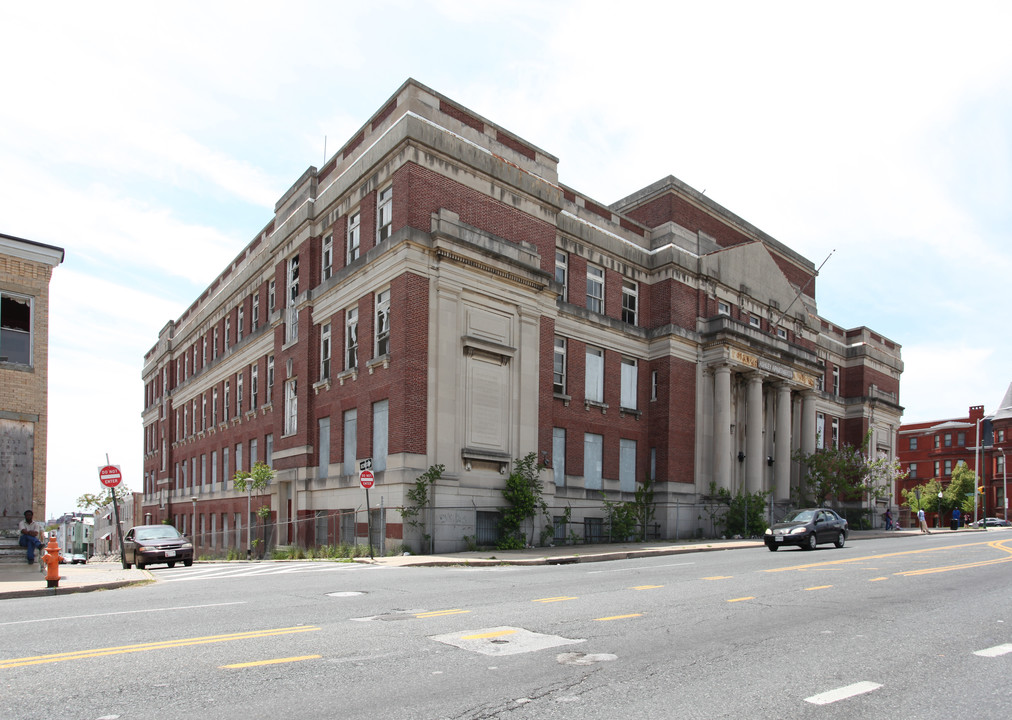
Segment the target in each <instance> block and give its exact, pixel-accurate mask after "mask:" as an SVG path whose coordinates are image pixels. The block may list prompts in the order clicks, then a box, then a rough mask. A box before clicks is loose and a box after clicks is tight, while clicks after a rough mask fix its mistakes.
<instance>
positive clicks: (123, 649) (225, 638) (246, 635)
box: [0, 625, 320, 670]
mask: <svg viewBox="0 0 1012 720" xmlns="http://www.w3.org/2000/svg"><path fill="white" fill-rule="evenodd" d="M319 629H320V628H319V627H316V626H315V625H300V626H297V627H288V628H275V629H272V630H253V631H250V632H241V633H229V634H227V635H205V636H203V637H195V638H182V639H179V640H163V641H161V642H151V643H139V644H137V645H117V646H115V647H107V648H95V649H93V650H78V651H76V652H66V653H54V654H52V655H36V656H34V657H23V658H14V659H12V660H0V670H7V669H9V668H16V667H26V666H29V665H45V664H47V663H56V662H65V661H67V660H86V659H88V658H96V657H105V656H107V655H124V654H127V653H136V652H147V651H149V650H166V649H168V648H177V647H186V646H188V645H209V644H211V643H220V642H231V641H233V640H254V639H257V638H265V637H273V636H276V635H292V634H295V633H304V632H312V631H313V630H319Z"/></svg>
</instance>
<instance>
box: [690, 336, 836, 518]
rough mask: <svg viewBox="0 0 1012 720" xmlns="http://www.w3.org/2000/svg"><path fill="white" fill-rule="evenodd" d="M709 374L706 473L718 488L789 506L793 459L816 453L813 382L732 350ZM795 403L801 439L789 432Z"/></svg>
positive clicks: (792, 370)
mask: <svg viewBox="0 0 1012 720" xmlns="http://www.w3.org/2000/svg"><path fill="white" fill-rule="evenodd" d="M708 370H709V371H710V372H712V376H713V442H712V453H713V456H712V464H711V467H712V468H713V480H714V482H715V483H716V486H717V488H723V489H725V490H728V491H729V492H736V491H737V490H739V489H740V490H743V491H745V492H748V493H756V492H760V491H771V492H772V493H773V500H774V501H776V502H782V501H786V500H788V499H789V498H790V496H791V478H792V472H791V455H792V453H793V452H794V451H795V450H797V449H801V450H802V451H804V452H806V453H811V452H814V450H815V425H816V423H815V391H814V389H815V376H814V375H811V374H809V373H807V372H804V371H801V370H798V369H796V368H794V367H792V366H790V365H786V364H783V363H780V362H777V361H774V360H771V359H769V358H764V357H762V356H759V355H755V354H751V353H747V352H744V351H742V350H739V349H736V348H730V349H729V350H728V352H727V353H726V356H725V357H723V358H721V359H720V360H719V361H718V362H715V363H712V364H711V365H710V367H709V368H708ZM796 400H800V414H801V418H800V424H798V425H797V426H798V427H800V436H798V435H799V432H798V431H792V429H793V428H794V427H795V426H796V423H795V422H794V418H793V417H792V415H793V413H795V412H797V411H796V410H795V401H796ZM770 415H772V417H770ZM742 430H743V431H744V432H742ZM742 436H744V437H742ZM735 460H737V462H735ZM735 468H737V469H735ZM767 468H770V470H767Z"/></svg>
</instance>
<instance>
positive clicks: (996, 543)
mask: <svg viewBox="0 0 1012 720" xmlns="http://www.w3.org/2000/svg"><path fill="white" fill-rule="evenodd" d="M1005 542H1010V541H1009V540H994V541H992V542H976V543H967V544H965V545H948V546H944V547H930V548H921V549H919V550H904V551H902V552H894V553H883V554H882V555H866V556H864V557H856V558H846V559H844V560H828V561H826V562H818V563H809V564H808V565H792V566H790V567H782V568H769V569H767V570H763V572H768V573H778V572H787V571H788V570H807V569H809V568H816V567H825V566H827V565H843V564H845V563H855V562H867V561H869V560H879V559H881V558H891V557H902V556H903V555H919V554H921V553H931V552H939V551H942V550H961V549H963V548H968V547H974V546H977V545H990V546H991V547H994V548H998V549H999V550H1004V551H1006V552H1010V553H1012V548H1007V547H1004V546H1003V545H1002V543H1005Z"/></svg>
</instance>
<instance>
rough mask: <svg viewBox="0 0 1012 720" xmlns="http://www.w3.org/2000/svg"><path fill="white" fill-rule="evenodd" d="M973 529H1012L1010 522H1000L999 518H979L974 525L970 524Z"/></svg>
mask: <svg viewBox="0 0 1012 720" xmlns="http://www.w3.org/2000/svg"><path fill="white" fill-rule="evenodd" d="M970 525H972V526H973V527H1012V522H1009V521H1008V520H1002V519H1001V518H994V517H986V518H981V519H980V520H978V521H977V522H975V523H970Z"/></svg>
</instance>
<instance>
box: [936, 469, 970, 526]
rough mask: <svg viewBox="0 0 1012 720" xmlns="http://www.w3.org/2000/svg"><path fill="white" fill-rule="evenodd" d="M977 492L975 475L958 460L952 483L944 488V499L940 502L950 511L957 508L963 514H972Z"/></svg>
mask: <svg viewBox="0 0 1012 720" xmlns="http://www.w3.org/2000/svg"><path fill="white" fill-rule="evenodd" d="M976 491H977V473H975V472H974V471H973V470H971V469H970V468H969V466H968V465H967V464H966V463H965V462H963V461H962V460H960V461H959V462H958V463H956V467H955V468H954V469H953V471H952V482H950V483H949V484H948V485H946V486H945V490H943V491H942V492H943V493H944V495H945V497H944V498H942V501H943V502H944V503H945V506H946V507H947V508H948V509H949V510H950V511H951V510H952V508H959V509H960V510H961V511H962V512H963V513H966V514H970V515H972V514H973V508H974V504H975V503H976V497H975V495H974V493H976Z"/></svg>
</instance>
